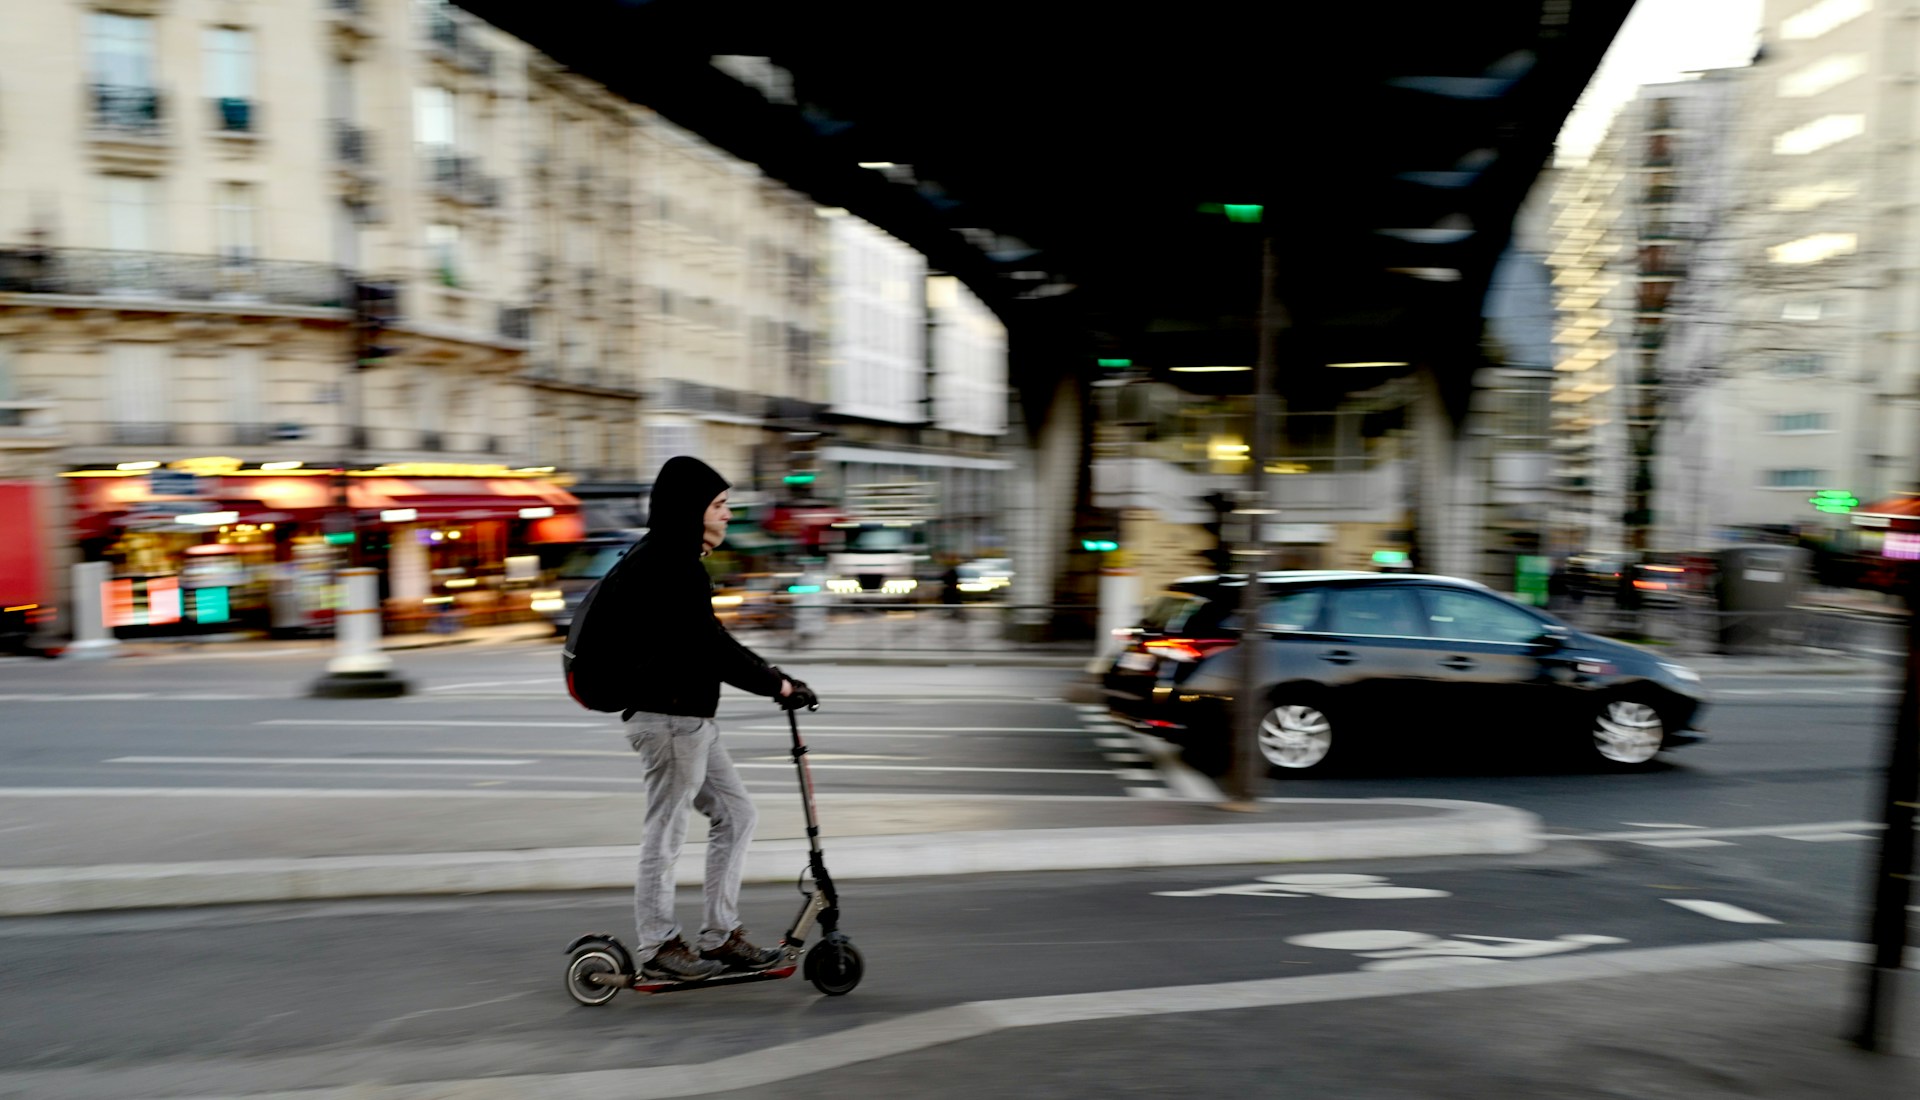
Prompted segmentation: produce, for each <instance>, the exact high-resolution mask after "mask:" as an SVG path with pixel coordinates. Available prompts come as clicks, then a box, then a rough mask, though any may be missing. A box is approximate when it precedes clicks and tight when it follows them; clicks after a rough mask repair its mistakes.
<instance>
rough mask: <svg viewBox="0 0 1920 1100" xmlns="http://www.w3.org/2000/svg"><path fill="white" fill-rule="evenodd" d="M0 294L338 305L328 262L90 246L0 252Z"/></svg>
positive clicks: (337, 283) (337, 284)
mask: <svg viewBox="0 0 1920 1100" xmlns="http://www.w3.org/2000/svg"><path fill="white" fill-rule="evenodd" d="M0 294H61V295H71V296H77V297H99V298H142V299H155V300H162V301H173V302H191V303H207V304H224V303H260V304H270V305H281V306H303V307H308V308H338V307H340V306H342V305H343V304H344V302H343V298H344V289H343V283H342V279H341V275H340V271H339V269H338V268H336V267H334V266H333V265H331V264H318V263H299V262H291V261H285V260H254V259H247V258H240V257H226V258H222V257H218V256H193V255H184V254H178V253H167V252H121V251H114V250H109V249H92V248H52V249H47V248H4V247H0Z"/></svg>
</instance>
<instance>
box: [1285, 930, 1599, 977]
mask: <svg viewBox="0 0 1920 1100" xmlns="http://www.w3.org/2000/svg"><path fill="white" fill-rule="evenodd" d="M1286 942H1287V943H1290V944H1293V945H1294V946H1296V947H1312V948H1320V949H1324V950H1328V951H1351V952H1353V953H1354V954H1355V955H1356V956H1357V957H1359V958H1362V959H1369V960H1372V961H1370V962H1364V963H1361V964H1360V969H1362V970H1430V969H1433V968H1435V967H1442V966H1479V965H1484V964H1486V963H1495V962H1502V961H1505V960H1508V959H1532V958H1539V957H1541V956H1543V955H1564V954H1566V953H1567V952H1569V951H1584V950H1586V949H1587V948H1589V947H1601V946H1607V945H1613V944H1622V943H1626V942H1627V941H1626V940H1623V939H1621V938H1620V937H1618V936H1596V935H1588V934H1584V933H1575V934H1569V935H1562V936H1556V937H1555V938H1553V939H1550V940H1532V939H1522V938H1517V937H1513V936H1474V935H1465V934H1461V935H1456V936H1453V937H1451V938H1448V937H1444V936H1434V935H1429V934H1428V933H1425V932H1403V931H1400V930H1398V929H1391V928H1367V929H1354V930H1352V931H1346V932H1311V933H1308V934H1306V935H1302V936H1289V937H1287V940H1286Z"/></svg>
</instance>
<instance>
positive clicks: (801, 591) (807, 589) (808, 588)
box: [787, 584, 820, 596]
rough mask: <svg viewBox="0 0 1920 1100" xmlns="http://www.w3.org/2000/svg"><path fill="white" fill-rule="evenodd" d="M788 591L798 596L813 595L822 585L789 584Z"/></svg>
mask: <svg viewBox="0 0 1920 1100" xmlns="http://www.w3.org/2000/svg"><path fill="white" fill-rule="evenodd" d="M787 591H788V592H791V593H793V594H794V595H796V596H811V595H813V594H814V593H815V592H818V591H820V586H819V585H817V584H790V585H788V586H787Z"/></svg>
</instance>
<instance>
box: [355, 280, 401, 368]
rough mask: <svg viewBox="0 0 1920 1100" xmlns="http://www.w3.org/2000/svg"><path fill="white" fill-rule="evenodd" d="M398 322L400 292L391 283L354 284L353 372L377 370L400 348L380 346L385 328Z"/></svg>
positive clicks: (362, 282) (397, 352)
mask: <svg viewBox="0 0 1920 1100" xmlns="http://www.w3.org/2000/svg"><path fill="white" fill-rule="evenodd" d="M399 320H400V288H399V287H398V286H396V285H395V284H393V283H384V282H366V281H361V282H355V283H354V284H353V362H354V368H355V369H356V370H367V369H369V368H371V367H377V366H379V365H380V362H381V361H382V360H384V359H386V358H388V357H389V356H393V355H398V354H399V353H400V350H401V349H399V348H396V347H391V346H388V345H385V344H382V343H381V342H380V339H381V337H382V336H384V335H386V329H387V327H388V326H390V325H393V324H394V323H396V322H398V321H399Z"/></svg>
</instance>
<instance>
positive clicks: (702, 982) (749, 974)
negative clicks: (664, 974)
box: [627, 962, 800, 993]
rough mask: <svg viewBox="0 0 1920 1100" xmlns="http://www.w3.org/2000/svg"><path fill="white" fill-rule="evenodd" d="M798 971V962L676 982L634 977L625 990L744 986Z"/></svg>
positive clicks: (645, 990) (787, 975) (651, 991)
mask: <svg viewBox="0 0 1920 1100" xmlns="http://www.w3.org/2000/svg"><path fill="white" fill-rule="evenodd" d="M799 969H800V964H799V963H798V962H790V963H782V964H780V965H779V966H776V967H774V968H773V969H772V970H736V971H733V972H731V973H726V974H715V975H714V976H713V977H711V978H695V979H694V980H692V981H677V980H674V979H670V978H642V977H636V978H634V979H633V982H632V984H630V985H628V986H627V988H628V989H631V990H633V991H634V992H635V993H677V992H679V991H680V990H683V989H709V988H712V987H713V986H716V985H746V984H747V983H748V982H773V981H779V980H780V979H781V978H791V977H793V975H794V973H795V972H796V971H798V970H799Z"/></svg>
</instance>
